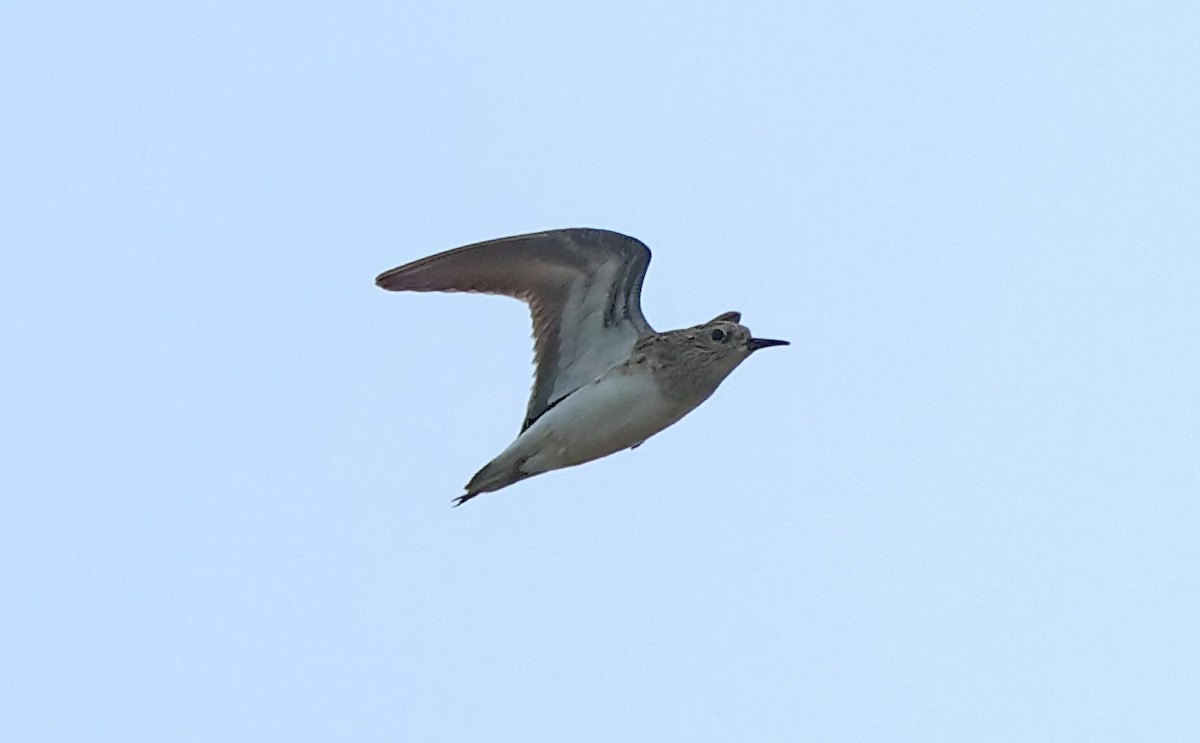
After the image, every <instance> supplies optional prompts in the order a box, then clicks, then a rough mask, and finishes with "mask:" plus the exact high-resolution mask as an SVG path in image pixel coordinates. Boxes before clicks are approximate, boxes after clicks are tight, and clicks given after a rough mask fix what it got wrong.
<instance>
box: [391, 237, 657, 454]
mask: <svg viewBox="0 0 1200 743" xmlns="http://www.w3.org/2000/svg"><path fill="white" fill-rule="evenodd" d="M649 264H650V249H649V248H647V247H646V246H645V245H644V244H642V242H641V241H639V240H635V239H634V238H632V237H628V236H626V235H622V234H619V233H616V232H609V231H608V230H593V229H566V230H549V231H547V232H535V233H532V234H529V235H517V236H516V237H505V238H501V239H499V240H489V241H488V242H482V243H476V244H474V245H467V246H466V247H462V248H457V249H455V250H449V251H446V252H445V253H439V254H438V255H434V256H430V257H428V258H422V259H421V260H418V261H413V262H412V263H409V264H407V265H403V266H400V267H398V268H393V269H392V270H390V271H385V272H384V273H382V274H380V275H379V277H378V278H376V279H375V283H376V284H378V285H379V286H381V287H383V288H384V289H389V290H391V291H418V292H421V291H441V292H481V293H486V294H504V295H507V296H510V297H516V298H517V299H520V300H521V301H523V302H525V303H527V304H528V305H529V311H530V314H531V315H533V337H534V351H535V356H536V362H537V374H536V379H535V381H534V384H533V394H532V396H531V397H530V399H529V409H528V410H527V411H526V414H525V422H524V424H523V425H522V426H521V430H522V431H524V430H525V429H526V428H528V427H529V426H530V425H532V424H533V422H534V421H535V420H537V419H538V416H540V415H541V414H542V413H544V412H546V410H548V409H549V408H550V407H551V406H552V405H554V404H555V403H556V402H558V401H559V400H561V399H562V398H564V397H566V396H567V395H569V394H571V393H572V392H574V391H575V390H577V389H579V388H580V387H582V386H583V385H585V384H587V383H588V382H590V381H592V380H593V379H595V378H596V377H597V376H599V375H600V374H603V373H604V372H605V371H607V370H608V369H609V368H611V367H612V366H613V365H614V364H616V363H617V362H619V361H622V360H624V359H626V358H628V356H629V354H630V353H631V352H632V350H633V345H634V343H636V342H637V340H638V339H639V338H641V337H643V336H645V335H649V334H652V333H653V332H654V330H653V329H652V328H651V327H650V325H649V324H648V323H647V322H646V318H645V317H644V316H643V315H642V308H641V291H642V279H643V278H645V275H646V267H647V266H648V265H649Z"/></svg>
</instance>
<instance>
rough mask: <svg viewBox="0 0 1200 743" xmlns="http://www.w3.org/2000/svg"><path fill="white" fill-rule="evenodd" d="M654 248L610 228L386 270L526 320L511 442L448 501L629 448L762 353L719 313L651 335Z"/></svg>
mask: <svg viewBox="0 0 1200 743" xmlns="http://www.w3.org/2000/svg"><path fill="white" fill-rule="evenodd" d="M649 263H650V250H649V248H647V247H646V246H645V245H644V244H642V243H641V242H640V241H638V240H635V239H634V238H632V237H628V236H626V235H621V234H619V233H616V232H610V231H607V230H596V229H564V230H549V231H546V232H537V233H532V234H528V235H518V236H515V237H506V238H501V239H499V240H491V241H488V242H482V243H477V244H474V245H468V246H466V247H462V248H457V249H455V250H450V251H447V252H444V253H439V254H438V255H434V256H430V257H428V258H422V259H420V260H417V261H413V262H412V263H408V264H406V265H403V266H400V267H398V268H393V269H392V270H390V271H385V272H384V273H382V274H380V275H379V277H378V278H376V280H375V283H376V284H378V285H379V286H380V287H382V288H384V289H388V290H391V291H443V292H480V293H486V294H503V295H507V296H510V297H515V298H517V299H520V300H522V301H523V302H526V303H527V304H528V305H529V308H530V313H531V314H532V316H533V328H534V347H535V352H536V362H537V374H536V378H535V381H534V385H533V392H532V395H531V396H530V399H529V406H528V408H527V410H526V413H525V420H524V422H523V423H522V425H521V432H520V434H519V435H518V436H517V439H516V440H515V441H514V442H513V443H512V444H511V445H510V446H509V447H508V448H507V449H505V450H504V451H503V452H501V454H500V455H499V456H497V457H496V458H495V459H493V460H492V461H491V462H490V463H488V464H487V465H486V466H485V467H484V468H483V469H482V470H480V471H479V472H478V473H476V475H475V476H474V477H473V478H472V479H471V481H470V482H469V483H468V484H467V486H466V491H467V492H466V494H465V495H462V496H459V497H458V498H456V499H455V505H460V504H461V503H463V502H464V501H466V500H469V499H470V498H473V497H474V496H476V495H478V494H479V493H482V492H487V491H491V490H498V489H500V488H503V487H506V486H508V485H511V484H512V483H514V482H517V481H519V480H523V479H525V478H526V477H530V476H532V475H536V474H540V473H542V472H548V471H550V470H553V469H559V468H562V467H569V466H572V465H576V464H582V463H584V462H588V461H591V460H593V459H598V458H600V457H603V456H607V455H608V454H612V453H614V452H616V451H620V450H621V449H627V448H634V447H636V446H638V445H639V444H641V443H642V441H644V440H645V439H646V438H648V437H650V436H652V435H653V434H655V433H658V432H659V431H661V430H662V429H664V428H666V427H667V426H669V425H671V424H672V423H674V422H675V421H677V420H679V419H680V418H682V417H683V416H684V415H685V414H686V413H688V412H689V411H690V410H692V409H693V408H695V407H696V406H697V405H699V404H700V403H701V402H703V401H704V400H705V399H707V398H708V396H709V395H711V394H712V393H713V391H714V390H716V387H717V385H718V384H720V382H721V380H723V379H724V378H725V377H726V376H727V375H728V374H729V372H731V371H733V369H734V368H735V367H736V366H737V365H738V364H739V363H741V362H742V361H743V360H744V359H745V358H746V357H747V356H749V354H750V353H751V352H753V351H755V350H757V349H759V348H765V347H767V346H772V345H784V344H786V341H772V340H765V339H755V338H752V336H751V335H750V331H749V330H748V329H747V328H745V327H744V326H742V325H740V324H739V321H740V320H741V315H740V314H738V313H736V312H727V313H724V314H722V315H720V316H718V317H716V318H714V319H713V320H711V321H709V322H708V323H705V324H703V325H698V326H696V327H693V328H686V329H683V330H675V331H669V332H666V333H656V332H655V331H654V329H653V328H651V327H650V325H649V323H647V322H646V318H645V317H644V316H643V315H642V310H641V303H640V297H641V288H642V280H643V278H644V277H645V275H646V268H647V266H648V265H649Z"/></svg>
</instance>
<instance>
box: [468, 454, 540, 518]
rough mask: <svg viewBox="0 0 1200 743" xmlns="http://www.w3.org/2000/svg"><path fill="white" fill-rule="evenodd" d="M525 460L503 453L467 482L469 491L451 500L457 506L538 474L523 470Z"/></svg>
mask: <svg viewBox="0 0 1200 743" xmlns="http://www.w3.org/2000/svg"><path fill="white" fill-rule="evenodd" d="M524 462H525V460H524V459H518V460H513V459H511V458H509V457H505V456H504V455H503V454H502V455H500V456H498V457H496V458H495V459H493V460H492V461H490V462H488V463H487V464H486V465H484V467H483V469H481V470H479V471H478V472H476V473H475V476H474V477H472V478H471V481H470V482H469V483H467V488H466V489H467V492H466V493H465V494H464V495H460V496H458V497H457V498H455V499H454V500H453V501H451V504H452V505H453V506H455V507H458V506H461V505H462V504H464V503H466V502H467V501H469V500H471V499H472V498H474V497H475V496H477V495H479V494H480V493H488V492H491V491H493V490H499V489H500V488H505V487H508V486H509V485H512V484H513V483H514V482H520V481H521V480H524V479H525V478H526V477H531V476H532V475H533V474H536V473H529V472H522V471H521V465H522V464H523V463H524Z"/></svg>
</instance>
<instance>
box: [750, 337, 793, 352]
mask: <svg viewBox="0 0 1200 743" xmlns="http://www.w3.org/2000/svg"><path fill="white" fill-rule="evenodd" d="M789 345H791V341H775V340H771V339H770V338H751V339H750V353H754V352H755V351H757V350H758V349H760V348H770V347H771V346H789Z"/></svg>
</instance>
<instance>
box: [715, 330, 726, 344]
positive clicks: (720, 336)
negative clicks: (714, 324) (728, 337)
mask: <svg viewBox="0 0 1200 743" xmlns="http://www.w3.org/2000/svg"><path fill="white" fill-rule="evenodd" d="M712 339H713V340H714V341H717V342H718V343H719V342H721V341H723V340H725V331H724V330H721V329H720V328H714V329H713V332H712Z"/></svg>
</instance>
